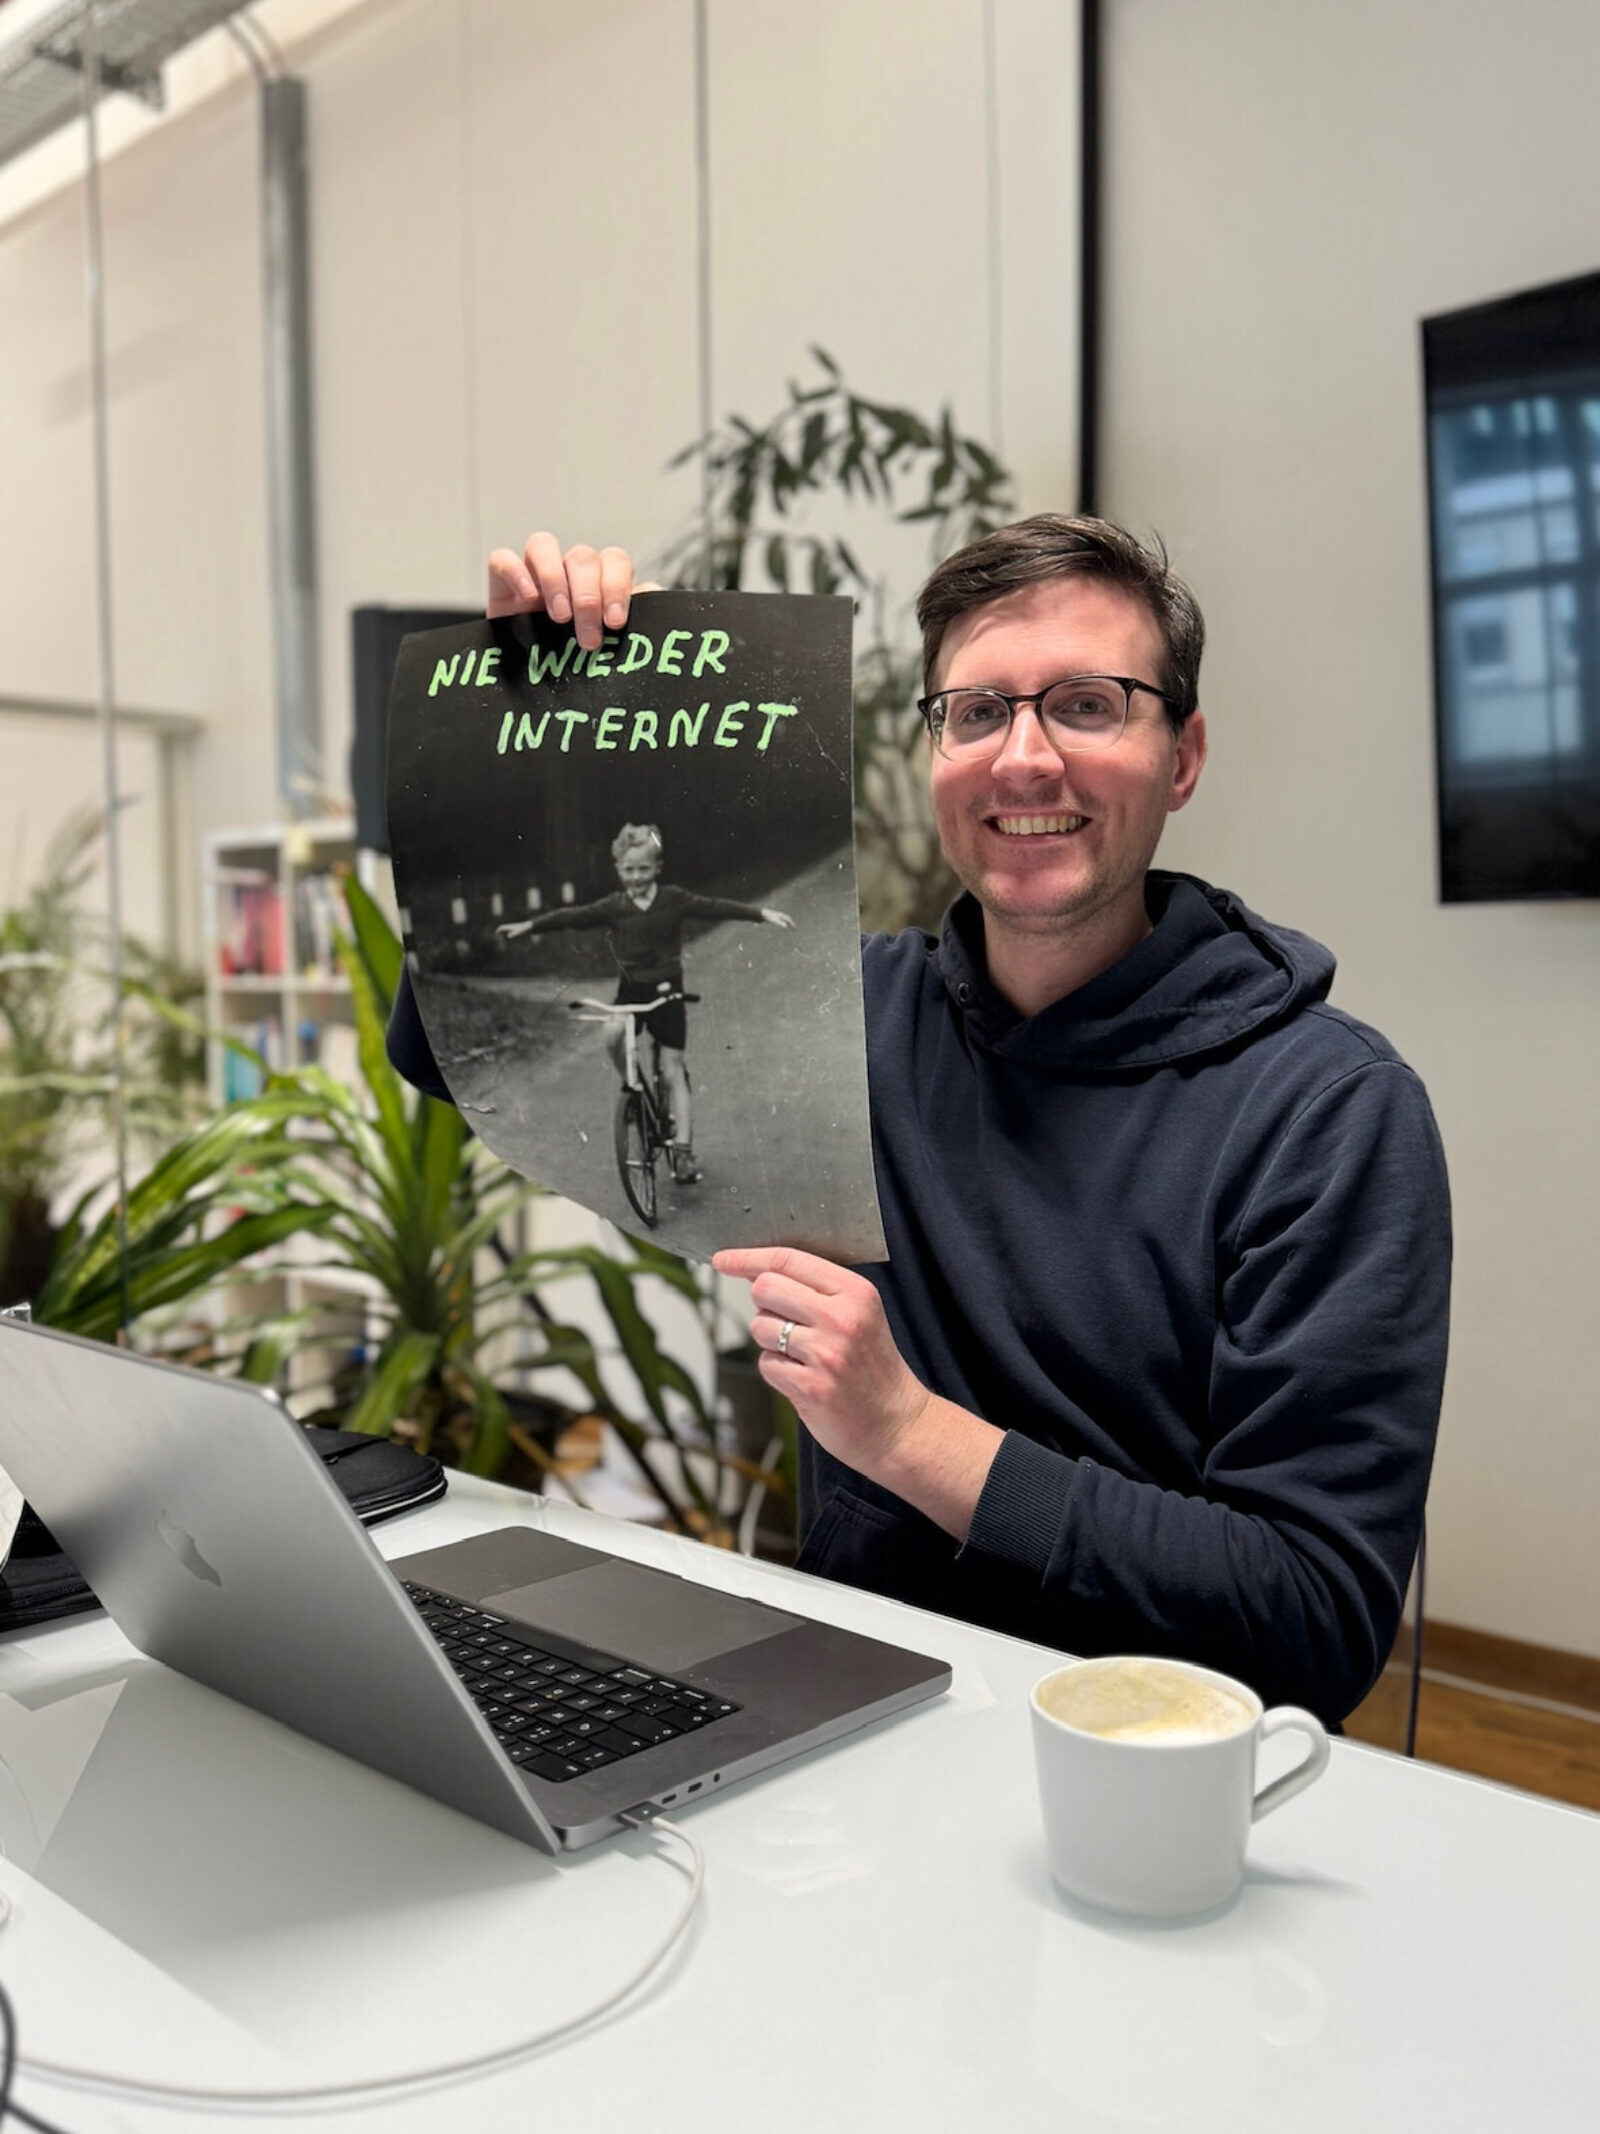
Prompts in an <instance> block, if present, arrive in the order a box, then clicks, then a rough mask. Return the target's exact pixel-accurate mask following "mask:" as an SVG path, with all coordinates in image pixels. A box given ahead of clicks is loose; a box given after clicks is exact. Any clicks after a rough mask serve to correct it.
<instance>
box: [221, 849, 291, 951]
mask: <svg viewBox="0 0 1600 2134" xmlns="http://www.w3.org/2000/svg"><path fill="white" fill-rule="evenodd" d="M284 964H285V957H284V923H283V892H282V891H281V890H280V889H279V887H278V885H277V883H276V882H275V881H274V880H273V879H272V877H271V876H270V875H265V874H263V875H259V876H254V877H252V876H251V875H250V874H249V873H248V872H247V870H245V869H243V868H232V869H229V870H228V871H227V873H226V874H224V875H222V876H219V878H218V881H217V969H218V970H219V972H220V973H221V975H222V976H223V977H224V978H281V977H282V976H283V972H284Z"/></svg>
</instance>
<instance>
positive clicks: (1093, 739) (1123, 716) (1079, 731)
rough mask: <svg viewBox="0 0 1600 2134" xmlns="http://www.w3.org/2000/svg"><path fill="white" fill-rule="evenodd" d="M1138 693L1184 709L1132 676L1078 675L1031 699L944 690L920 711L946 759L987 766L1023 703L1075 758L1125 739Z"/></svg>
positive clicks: (996, 691)
mask: <svg viewBox="0 0 1600 2134" xmlns="http://www.w3.org/2000/svg"><path fill="white" fill-rule="evenodd" d="M1136 689H1142V690H1144V692H1145V693H1146V695H1147V696H1153V697H1159V698H1160V699H1161V702H1162V703H1163V704H1165V705H1166V706H1167V707H1168V708H1169V710H1172V711H1178V710H1180V709H1181V706H1180V705H1179V703H1178V700H1177V698H1176V697H1169V696H1167V695H1166V694H1165V692H1164V691H1162V690H1160V689H1157V688H1156V687H1155V686H1154V685H1153V684H1152V683H1150V682H1141V681H1137V680H1135V678H1134V677H1133V676H1132V675H1128V674H1074V675H1072V676H1071V677H1070V678H1069V679H1068V680H1066V681H1064V682H1052V683H1051V684H1050V687H1049V688H1048V689H1036V690H1034V691H1032V692H1031V693H1030V694H1029V695H1027V696H1008V695H1007V694H1006V692H1005V691H1004V690H1003V689H940V690H937V691H936V692H935V693H934V695H932V696H931V697H919V698H918V700H917V709H918V711H920V712H921V714H922V716H923V717H924V718H925V719H926V720H927V722H928V732H929V733H930V734H931V735H932V737H933V745H934V747H935V748H936V749H937V750H938V751H939V753H940V755H941V756H957V757H960V758H961V760H962V761H963V762H967V763H982V762H984V761H986V760H987V758H989V757H990V756H997V755H999V753H1000V751H1001V749H1002V748H1004V746H1005V744H1006V738H1007V736H1008V735H1009V734H1010V732H1011V725H1012V721H1013V720H1014V719H1015V718H1016V715H1017V712H1018V710H1019V709H1020V707H1021V706H1022V705H1024V704H1031V705H1032V706H1033V709H1034V715H1035V717H1036V718H1037V719H1038V721H1039V724H1040V726H1041V727H1042V728H1043V730H1044V732H1045V734H1046V736H1047V737H1048V739H1049V740H1050V741H1051V743H1052V744H1053V746H1054V747H1055V748H1056V749H1057V750H1058V751H1059V753H1060V754H1061V755H1063V756H1073V755H1078V754H1080V753H1081V752H1082V751H1084V750H1086V749H1092V748H1110V747H1111V745H1112V743H1113V742H1115V741H1118V740H1120V739H1121V736H1122V730H1123V728H1124V727H1125V726H1126V725H1127V723H1128V713H1129V710H1130V709H1131V707H1132V704H1133V692H1134V691H1135V690H1136Z"/></svg>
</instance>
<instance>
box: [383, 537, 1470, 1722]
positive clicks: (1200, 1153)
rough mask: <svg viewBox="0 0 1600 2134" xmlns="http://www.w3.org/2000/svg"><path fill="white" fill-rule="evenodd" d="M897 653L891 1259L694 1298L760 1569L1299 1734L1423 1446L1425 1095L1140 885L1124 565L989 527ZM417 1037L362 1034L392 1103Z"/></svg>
mask: <svg viewBox="0 0 1600 2134" xmlns="http://www.w3.org/2000/svg"><path fill="white" fill-rule="evenodd" d="M631 590H632V566H631V562H630V561H629V559H628V557H627V556H626V554H625V553H624V552H623V551H621V550H616V549H609V550H605V551H603V552H600V553H598V554H597V553H596V552H595V551H594V550H592V549H575V550H572V551H569V552H568V553H567V554H566V555H563V554H562V552H561V550H560V547H559V544H558V543H557V542H556V541H555V540H554V537H553V536H551V535H548V534H542V535H536V536H535V537H534V538H533V540H531V541H530V542H529V543H528V546H527V548H526V549H525V551H524V553H523V555H522V556H520V557H518V556H516V555H514V554H513V553H512V552H511V551H509V550H497V551H496V553H495V555H494V556H493V557H492V558H491V560H490V603H489V612H490V613H491V614H504V613H513V612H517V611H519V610H527V609H531V608H535V607H544V608H546V609H547V610H548V612H549V613H550V614H551V616H552V617H553V618H554V619H555V620H557V621H565V620H568V619H569V618H570V619H571V620H572V621H573V624H574V627H575V629H576V631H577V634H578V637H579V640H580V642H586V643H598V641H599V635H600V631H601V629H602V627H604V628H608V629H615V628H618V627H619V626H620V624H621V622H622V621H623V620H625V618H626V611H627V602H628V598H629V595H630V592H631ZM918 619H919V621H920V623H921V625H922V629H923V637H924V671H925V677H926V686H927V691H928V694H927V696H926V697H925V699H924V700H923V709H924V713H925V716H926V718H927V721H928V727H929V767H930V777H931V780H932V795H933V804H934V813H935V818H936V820H937V824H938V829H939V836H940V840H941V842H942V844H943V847H944V851H945V854H946V856H947V858H948V859H949V861H950V863H951V866H952V867H953V869H954V870H955V872H956V874H957V876H958V877H959V879H960V880H961V882H962V884H963V888H964V892H965V893H964V894H963V895H962V896H961V897H960V898H958V900H957V902H956V903H955V904H954V905H953V906H952V908H951V910H950V912H949V913H948V914H947V916H946V919H945V923H944V928H943V931H942V935H941V937H940V939H939V940H937V941H935V940H934V939H933V938H932V937H930V936H928V935H924V934H921V933H915V932H911V933H905V934H901V935H899V936H895V937H892V938H891V937H886V936H880V937H874V938H872V939H870V940H868V941H867V942H866V943H865V945H864V951H863V970H864V982H865V988H866V1012H867V1050H868V1068H869V1075H870V1082H871V1092H872V1111H873V1131H874V1153H875V1160H876V1166H877V1180H878V1190H879V1195H880V1198H881V1201H882V1204H883V1213H884V1223H885V1230H886V1234H887V1237H888V1242H889V1251H890V1257H889V1261H888V1262H887V1264H886V1265H884V1266H882V1267H877V1268H872V1269H870V1270H867V1271H866V1272H865V1273H853V1272H851V1271H849V1270H846V1269H842V1268H839V1267H836V1266H834V1265H832V1264H831V1263H830V1262H827V1261H824V1260H821V1259H818V1258H815V1257H814V1256H812V1255H809V1254H805V1253H800V1252H795V1251H791V1250H787V1249H781V1248H779V1249H772V1250H761V1251H737V1252H725V1253H721V1254H719V1255H718V1256H717V1260H716V1265H717V1266H718V1268H719V1269H720V1270H721V1271H722V1272H724V1273H726V1274H730V1275H737V1276H743V1277H745V1278H747V1279H749V1280H751V1282H752V1295H753V1299H754V1302H755V1304H756V1306H757V1311H756V1315H755V1317H754V1320H753V1322H752V1333H753V1336H754V1338H755V1340H756V1342H757V1344H758V1346H759V1347H760V1349H761V1351H762V1357H761V1370H762V1375H763V1376H764V1377H765V1378H766V1380H767V1382H768V1383H769V1384H770V1385H772V1386H773V1387H774V1388H775V1389H777V1390H778V1391H780V1392H782V1393H784V1394H786V1395H787V1396H788V1397H789V1398H790V1399H791V1400H792V1401H793V1402H794V1404H795V1407H796V1409H797V1410H798V1412H799V1414H800V1416H801V1419H802V1421H803V1422H804V1424H805V1426H806V1432H805V1437H804V1440H803V1443H802V1504H801V1533H802V1546H801V1552H800V1556H799V1562H800V1564H801V1566H802V1567H803V1568H804V1569H807V1570H811V1571H817V1572H821V1573H823V1574H825V1575H827V1576H829V1577H834V1578H839V1579H843V1580H845V1581H847V1582H848V1583H851V1584H855V1585H860V1586H863V1587H867V1588H869V1589H871V1590H873V1591H875V1592H880V1593H886V1594H891V1595H894V1596H896V1597H898V1598H900V1599H903V1600H906V1601H909V1602H912V1603H914V1604H916V1605H919V1606H923V1607H930V1608H936V1609H940V1610H943V1611H944V1612H947V1613H950V1614H954V1615H959V1616H962V1617H965V1618H967V1619H969V1620H971V1621H974V1622H979V1623H983V1624H986V1625H988V1626H990V1627H993V1628H997V1629H1001V1630H1006V1631H1010V1632H1013V1633H1015V1634H1016V1635H1019V1636H1024V1637H1029V1638H1034V1639H1037V1640H1040V1641H1042V1642H1044V1643H1046V1644H1052V1645H1058V1646H1061V1647H1063V1648H1064V1649H1066V1650H1068V1651H1071V1652H1075V1653H1084V1654H1087V1653H1097V1652H1110V1651H1127V1652H1154V1653H1170V1654H1178V1655H1181V1656H1183V1657H1186V1658H1189V1659H1192V1660H1196V1661H1200V1662H1202V1663H1204V1664H1207V1665H1210V1666H1214V1667H1218V1668H1221V1669H1223V1670H1225V1671H1226V1672H1228V1673H1231V1674H1234V1675H1237V1676H1240V1677H1241V1678H1242V1679H1244V1680H1245V1681H1246V1682H1248V1683H1250V1684H1251V1685H1252V1686H1253V1687H1254V1688H1255V1689H1256V1690H1257V1691H1258V1692H1259V1693H1260V1694H1261V1695H1262V1696H1263V1697H1264V1698H1265V1699H1266V1700H1267V1701H1268V1702H1269V1703H1279V1702H1289V1703H1299V1704H1304V1705H1308V1706H1309V1707H1310V1708H1311V1709H1312V1710H1314V1711H1316V1712H1317V1713H1318V1714H1319V1715H1320V1716H1322V1717H1323V1718H1324V1719H1327V1720H1329V1721H1331V1722H1336V1721H1337V1720H1339V1719H1340V1718H1342V1717H1343V1716H1344V1714H1345V1713H1346V1712H1348V1711H1349V1710H1350V1709H1351V1708H1352V1707H1353V1706H1354V1705H1355V1704H1356V1703H1357V1702H1359V1700H1360V1698H1361V1697H1362V1696H1363V1695H1364V1694H1365V1692H1366V1691H1367V1689H1368V1688H1369V1687H1370V1685H1371V1683H1372V1682H1373V1680H1374V1679H1375V1678H1376V1676H1377V1674H1378V1672H1379V1670H1380V1669H1381V1667H1382V1665H1383V1662H1384V1660H1385V1658H1386V1657H1387V1654H1388V1651H1389V1648H1390V1646H1391V1644H1392V1642H1393V1638H1394V1633H1395V1630H1396V1628H1397V1626H1398V1622H1399V1617H1400V1610H1401V1606H1402V1603H1403V1599H1404V1593H1405V1587H1406V1583H1407V1580H1408V1578H1409V1574H1410V1568H1411V1563H1412V1559H1413V1556H1414V1553H1415V1549H1416V1544H1417V1538H1418V1534H1419V1530H1420V1523H1421V1516H1422V1505H1423V1499H1424V1496H1425V1493H1426V1489H1427V1480H1428V1472H1429V1467H1430V1464H1431V1459H1432V1451H1433V1442H1434V1436H1435V1432H1436V1429H1437V1423H1438V1412H1439V1399H1440V1390H1441V1385H1442V1380H1443V1372H1444V1358H1445V1338H1446V1319H1447V1307H1448V1286H1449V1210H1448V1197H1447V1190H1446V1184H1445V1176H1444V1163H1443V1157H1442V1154H1441V1151H1440V1147H1439V1142H1438V1136H1437V1133H1436V1131H1435V1129H1434V1125H1433V1120H1432V1117H1431V1114H1430V1112H1429V1109H1428V1103H1427V1099H1426V1096H1425V1095H1424V1093H1423V1091H1422V1088H1421V1085H1420V1084H1419V1083H1418V1081H1417V1080H1416V1077H1415V1076H1414V1075H1413V1074H1412V1073H1411V1072H1410V1070H1409V1069H1408V1068H1407V1067H1406V1066H1405V1065H1404V1063H1403V1062H1402V1061H1401V1060H1400V1059H1399V1058H1398V1057H1397V1056H1396V1054H1395V1053H1394V1051H1393V1050H1392V1049H1391V1048H1390V1046H1389V1045H1388V1044H1387V1043H1386V1042H1385V1041H1384V1040H1383V1039H1382V1038H1381V1037H1380V1036H1378V1034H1377V1033H1376V1032H1374V1031H1372V1030H1369V1029H1366V1028H1364V1027H1363V1026H1362V1025H1361V1024H1359V1023H1356V1022H1354V1021H1353V1020H1351V1019H1350V1018H1349V1017H1347V1016H1345V1015H1343V1014H1341V1013H1340V1012H1339V1011H1337V1010H1335V1009H1332V1008H1330V1007H1328V1006H1327V1004H1326V996H1327V992H1328V988H1329V985H1330V983H1331V980H1332V976H1333V959H1332V957H1331V956H1330V955H1329V954H1328V953H1327V951H1326V950H1325V949H1323V948H1321V947H1320V946H1319V945H1318V944H1317V943H1315V942H1313V941H1311V940H1309V939H1307V938H1306V937H1305V936H1303V935H1300V934H1295V933H1291V932H1289V931H1287V930H1285V929H1283V928H1278V927H1274V926H1270V925H1268V924H1267V923H1266V922H1264V921H1262V920H1260V919H1258V918H1256V917H1255V915H1254V914H1253V913H1251V912H1250V911H1248V910H1247V909H1246V907H1245V906H1244V905H1243V904H1241V903H1240V902H1239V901H1238V899H1237V898H1235V897H1233V896H1231V895H1229V894H1228V893H1227V892H1225V891H1221V890H1216V889H1212V888H1210V887H1209V886H1207V885H1206V884H1204V883H1201V882H1198V881H1195V880H1193V879H1191V878H1189V877H1185V876H1181V875H1171V874H1163V873H1159V872H1155V871H1153V870H1152V869H1151V865H1150V863H1151V860H1152V859H1153V857H1154V854H1155V849H1156V845H1157V843H1158V841H1159V838H1160V834H1161V830H1162V828H1163V826H1164V823H1165V820H1166V817H1167V815H1168V814H1170V813H1171V812H1173V811H1174V810H1175V809H1178V808H1181V807H1183V806H1184V805H1185V804H1186V803H1187V802H1188V800H1189V799H1190V798H1191V796H1192V795H1193V793H1194V790H1195V787H1196V784H1197V782H1198V780H1199V777H1200V773H1201V770H1202V768H1203V766H1204V762H1205V754H1206V738H1205V724H1204V719H1203V716H1202V714H1201V713H1200V711H1199V710H1198V708H1197V693H1196V692H1197V682H1198V674H1199V665H1200V655H1201V650H1202V646H1203V642H1204V626H1203V623H1202V621H1201V618H1200V615H1199V611H1198V609H1197V608H1196V606H1195V604H1194V601H1193V599H1192V597H1191V596H1190V594H1189V592H1188V590H1187V588H1186V587H1184V586H1183V584H1182V583H1181V581H1180V580H1178V579H1177V578H1176V576H1175V575H1174V574H1173V573H1172V572H1171V571H1170V570H1169V569H1168V568H1167V564H1166V559H1165V556H1164V555H1155V554H1152V553H1150V552H1149V551H1148V550H1146V549H1144V548H1143V547H1141V545H1140V544H1139V543H1138V542H1137V541H1135V540H1134V539H1133V538H1132V537H1131V536H1130V535H1128V534H1126V533H1125V532H1123V531H1122V529H1120V528H1118V527H1115V526H1112V525H1110V524H1108V523H1107V522H1105V521H1101V520H1094V519H1066V518H1058V517H1042V518H1035V519H1031V520H1027V521H1024V522H1023V523H1021V524H1020V525H1016V526H1011V527H1005V528H1002V529H1001V530H1000V531H999V532H997V533H994V534H991V535H988V536H986V537H984V538H983V539H982V540H980V541H978V542H975V543H974V544H972V545H971V546H970V547H969V548H967V549H965V550H963V551H962V552H961V553H960V554H959V555H957V556H954V557H952V558H951V559H949V561H947V562H946V563H944V564H941V565H940V566H939V568H938V569H937V570H936V571H935V572H934V573H933V575H932V577H931V578H930V579H929V581H928V584H927V586H926V587H925V588H924V590H923V593H922V596H921V599H920V600H919V603H918ZM1068 684H1070V685H1071V686H1070V687H1069V686H1064V685H1068ZM407 1018H409V1024H408V1021H407ZM408 1028H409V1029H410V1031H411V1037H410V1039H409V1040H408V1037H407V1034H406V1033H407V1030H408ZM417 1034H419V1033H418V1032H417V1031H416V1027H415V1012H414V1010H413V1009H411V1007H410V1004H409V1001H406V1000H403V1001H402V1002H401V1003H400V1004H399V1008H398V1010H397V1022H396V1038H395V1044H396V1053H397V1059H398V1062H399V1064H400V1065H401V1066H402V1068H403V1069H405V1070H407V1071H410V1072H412V1073H413V1078H416V1079H422V1078H424V1077H425V1075H426V1072H427V1070H428V1069H429V1068H431V1061H428V1060H426V1059H425V1058H419V1055H418V1053H417V1050H416V1046H415V1037H416V1035H417Z"/></svg>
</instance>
